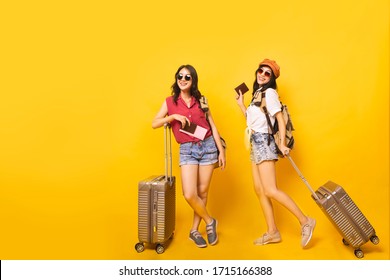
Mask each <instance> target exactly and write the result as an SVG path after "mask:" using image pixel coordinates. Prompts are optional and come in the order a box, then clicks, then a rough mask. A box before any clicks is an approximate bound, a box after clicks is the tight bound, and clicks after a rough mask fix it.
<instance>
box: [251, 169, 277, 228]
mask: <svg viewBox="0 0 390 280" xmlns="http://www.w3.org/2000/svg"><path fill="white" fill-rule="evenodd" d="M252 176H253V183H254V188H255V192H256V195H257V197H258V199H259V201H260V205H261V208H262V210H263V215H264V218H265V222H266V224H267V232H268V233H274V232H276V231H278V228H277V226H276V224H275V218H274V210H273V207H272V201H271V199H269V198H268V197H267V196H266V195H265V193H264V187H263V185H262V182H261V178H260V171H259V168H258V165H256V164H255V163H252Z"/></svg>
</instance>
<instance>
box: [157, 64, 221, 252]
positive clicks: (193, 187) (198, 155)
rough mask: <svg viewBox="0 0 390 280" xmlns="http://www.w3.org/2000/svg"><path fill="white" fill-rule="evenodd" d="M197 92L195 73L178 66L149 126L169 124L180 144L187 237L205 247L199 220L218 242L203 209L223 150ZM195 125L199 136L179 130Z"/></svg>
mask: <svg viewBox="0 0 390 280" xmlns="http://www.w3.org/2000/svg"><path fill="white" fill-rule="evenodd" d="M200 98H201V93H200V91H199V89H198V75H197V72H196V70H195V68H194V67H193V66H191V65H182V66H180V67H179V69H178V70H177V71H176V73H175V82H174V83H173V85H172V95H171V96H169V97H167V98H166V99H165V101H164V102H163V104H162V106H161V109H160V111H159V112H158V113H157V115H156V117H155V118H154V119H153V122H152V127H153V128H159V127H162V126H163V125H164V124H165V123H169V124H170V125H171V127H172V132H173V134H174V136H175V139H176V141H177V142H178V143H179V144H180V169H181V182H182V188H183V195H184V198H185V199H186V201H187V202H188V204H189V205H190V207H191V208H192V209H193V210H194V218H193V222H192V227H191V230H190V234H189V238H190V239H191V240H192V241H194V242H195V244H196V246H198V247H200V248H203V247H206V246H207V243H206V241H205V239H204V238H203V237H202V235H201V234H200V232H199V225H200V222H201V221H202V220H204V221H205V223H206V231H207V240H208V243H209V245H215V244H216V243H217V242H218V235H217V220H216V219H215V218H213V217H211V216H210V214H209V212H208V211H207V209H206V204H207V196H208V191H209V186H210V181H211V177H212V175H213V171H214V167H215V164H216V163H218V164H219V166H220V167H221V168H222V169H224V168H225V164H226V158H225V151H224V149H223V147H222V143H221V140H220V136H219V134H218V129H217V127H216V125H215V123H214V120H213V117H212V115H211V112H210V110H208V112H207V116H206V115H205V112H203V110H202V109H201V107H200V102H199V100H200ZM191 123H193V124H196V125H198V127H199V128H200V129H201V130H202V131H203V132H204V133H203V135H202V136H199V135H197V136H198V137H200V138H198V137H196V136H193V135H189V134H187V133H185V132H183V131H182V129H183V128H184V127H185V126H186V125H189V124H191Z"/></svg>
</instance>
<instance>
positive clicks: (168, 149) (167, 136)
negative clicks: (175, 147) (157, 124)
mask: <svg viewBox="0 0 390 280" xmlns="http://www.w3.org/2000/svg"><path fill="white" fill-rule="evenodd" d="M164 150H165V178H166V179H167V180H168V181H170V180H172V138H171V126H170V125H169V124H168V123H165V124H164ZM168 172H169V174H168Z"/></svg>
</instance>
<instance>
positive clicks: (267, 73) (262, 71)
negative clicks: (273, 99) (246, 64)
mask: <svg viewBox="0 0 390 280" xmlns="http://www.w3.org/2000/svg"><path fill="white" fill-rule="evenodd" d="M257 73H259V74H260V75H262V74H264V76H266V77H267V78H269V77H271V73H270V72H268V71H264V69H261V68H260V69H258V70H257Z"/></svg>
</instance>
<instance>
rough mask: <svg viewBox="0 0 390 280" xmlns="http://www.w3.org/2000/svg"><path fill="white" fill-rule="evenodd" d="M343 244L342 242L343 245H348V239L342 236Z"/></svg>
mask: <svg viewBox="0 0 390 280" xmlns="http://www.w3.org/2000/svg"><path fill="white" fill-rule="evenodd" d="M343 244H344V245H345V246H348V245H349V243H348V241H347V240H345V239H344V238H343Z"/></svg>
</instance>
